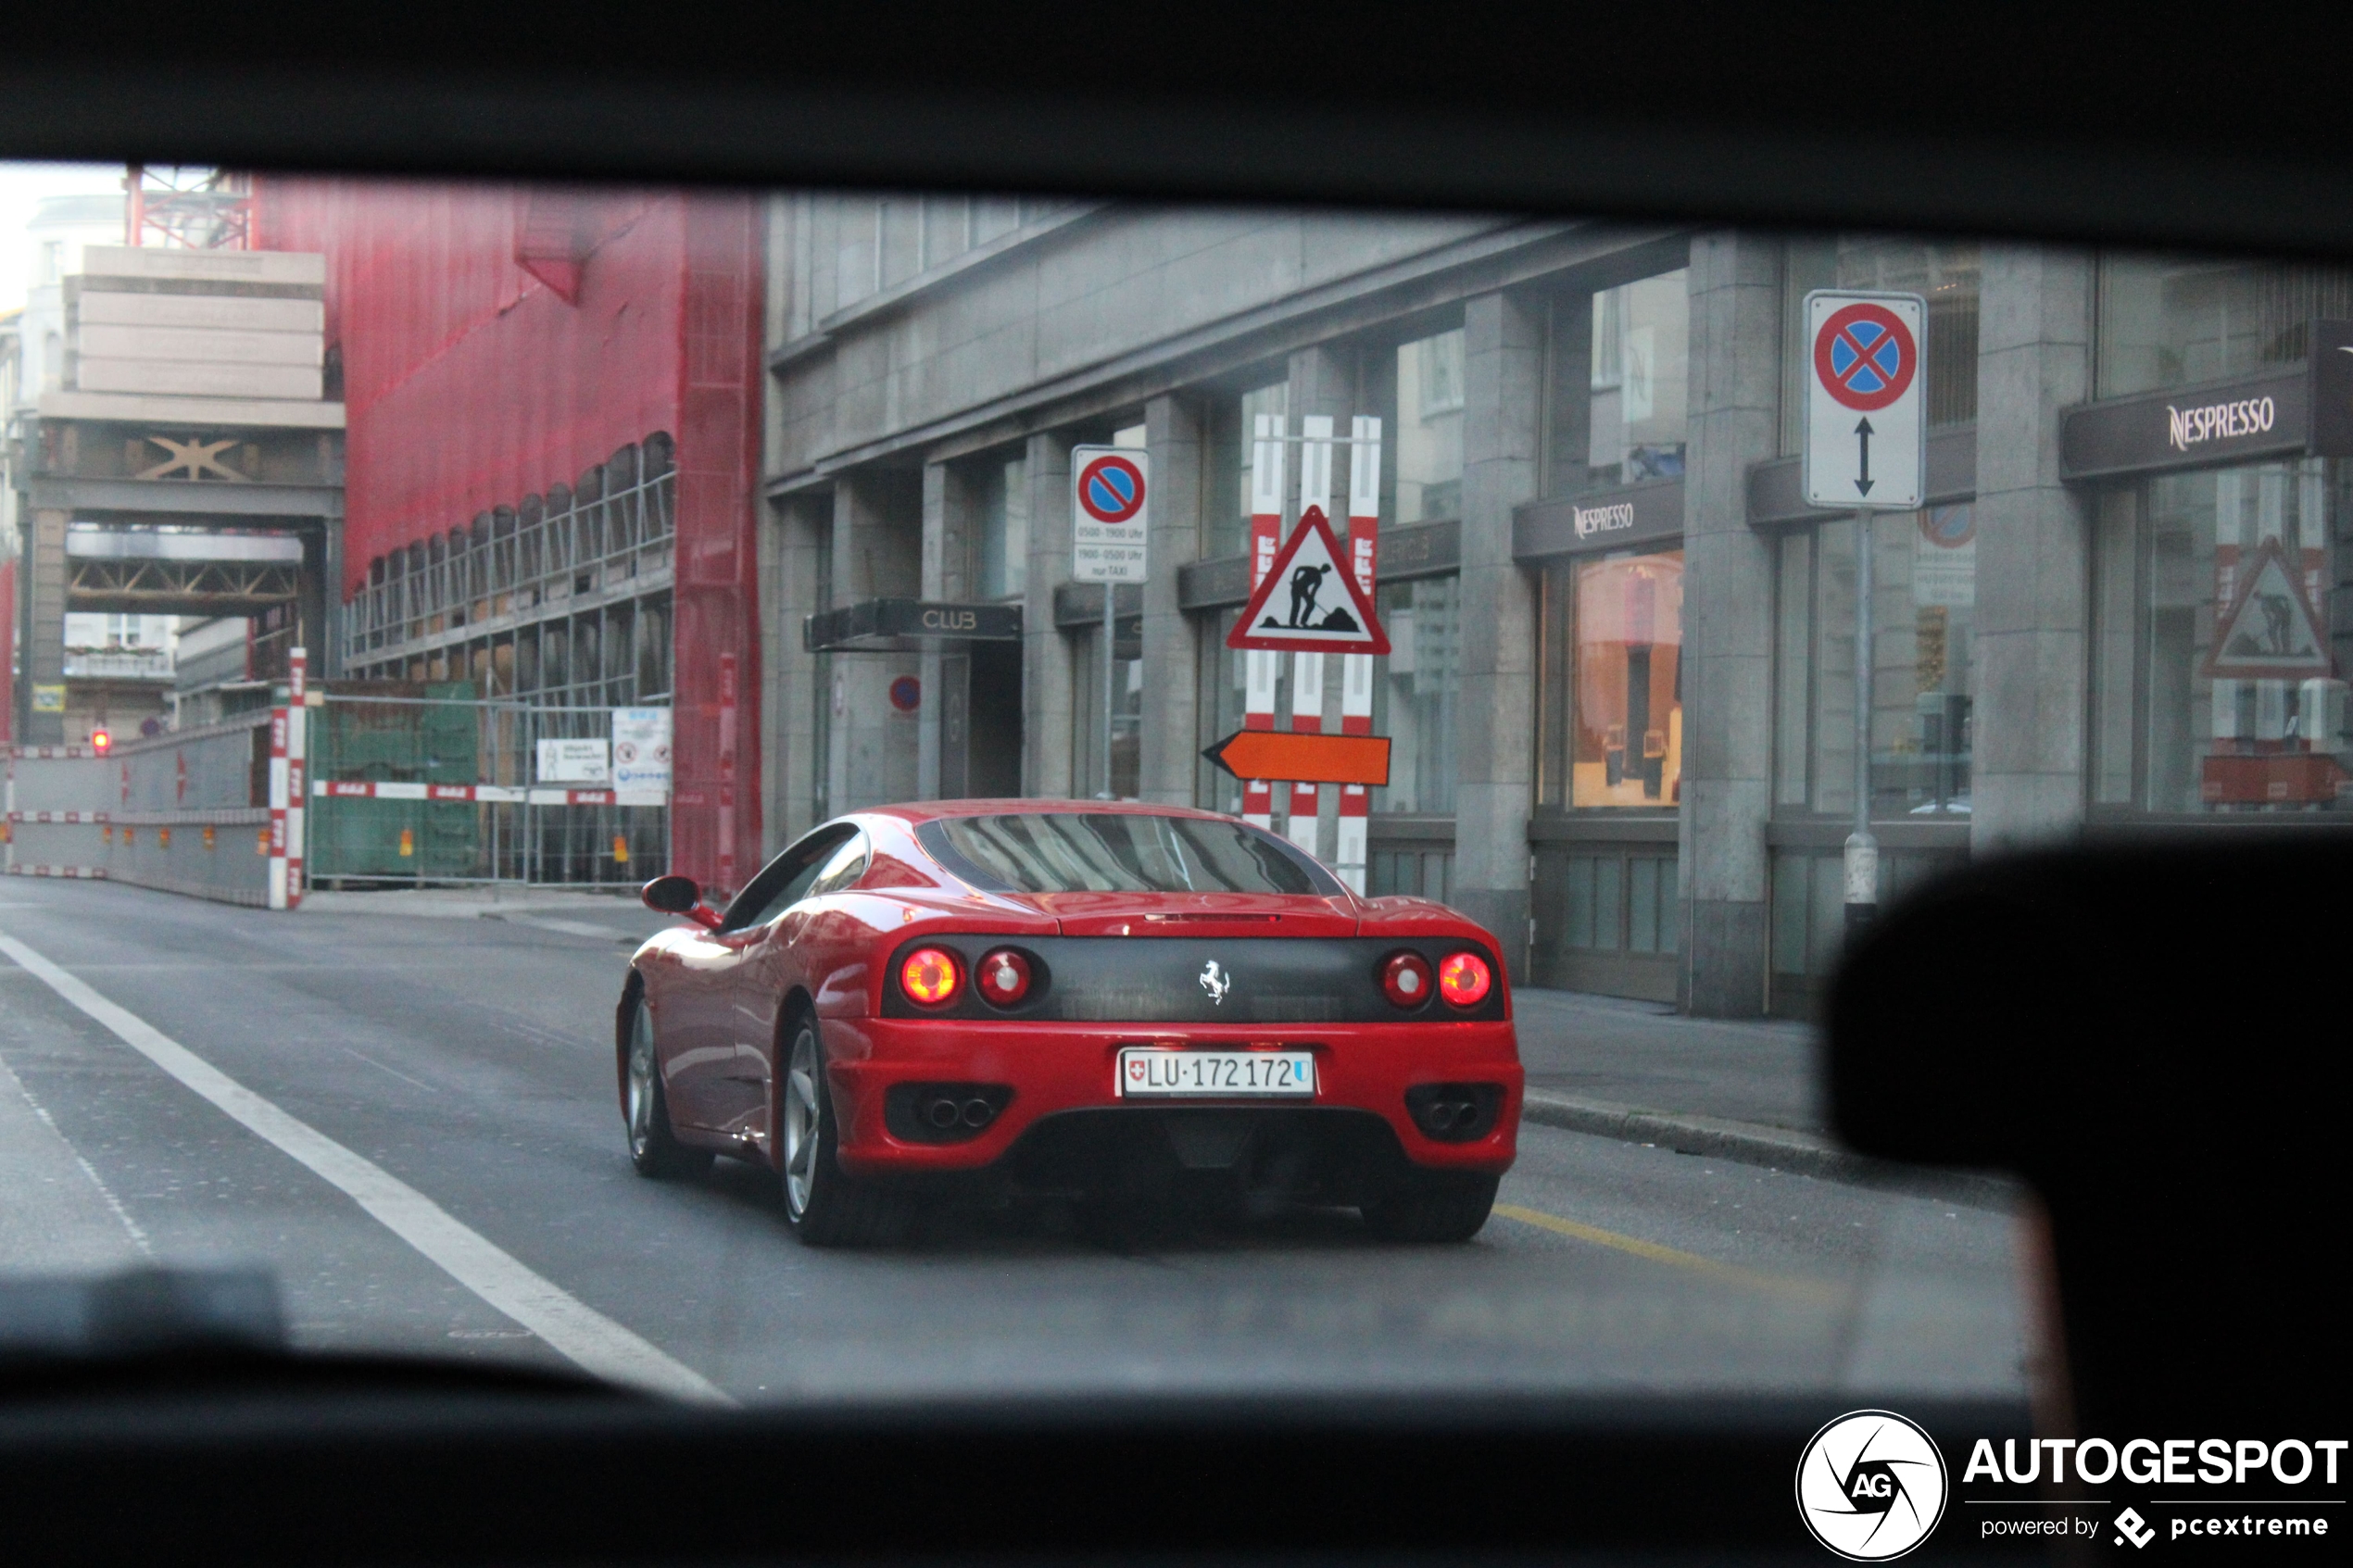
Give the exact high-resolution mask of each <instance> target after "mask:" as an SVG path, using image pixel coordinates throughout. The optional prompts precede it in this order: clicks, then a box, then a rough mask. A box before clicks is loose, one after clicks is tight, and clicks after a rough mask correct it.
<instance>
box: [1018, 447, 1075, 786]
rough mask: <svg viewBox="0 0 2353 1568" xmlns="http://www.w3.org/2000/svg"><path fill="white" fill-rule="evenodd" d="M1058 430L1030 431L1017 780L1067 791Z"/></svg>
mask: <svg viewBox="0 0 2353 1568" xmlns="http://www.w3.org/2000/svg"><path fill="white" fill-rule="evenodd" d="M1072 445H1075V443H1073V442H1072V440H1071V438H1070V437H1069V436H1068V435H1066V434H1063V433H1062V432H1060V431H1046V432H1042V433H1039V434H1037V435H1033V436H1031V437H1030V438H1029V457H1028V460H1027V462H1026V464H1025V465H1024V471H1025V472H1026V474H1027V476H1028V484H1029V587H1028V591H1027V592H1026V594H1025V595H1024V596H1023V599H1022V610H1021V788H1022V793H1023V794H1024V795H1028V796H1046V797H1068V796H1070V795H1071V794H1072V793H1073V790H1072V787H1071V777H1070V747H1071V731H1070V726H1071V693H1070V682H1071V657H1070V639H1069V638H1067V637H1065V636H1063V633H1062V632H1061V631H1060V630H1059V629H1058V628H1057V627H1056V626H1055V625H1054V590H1055V589H1056V588H1058V587H1060V586H1061V585H1062V584H1063V583H1067V582H1069V581H1070V449H1071V447H1072Z"/></svg>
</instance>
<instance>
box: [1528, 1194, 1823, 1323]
mask: <svg viewBox="0 0 2353 1568" xmlns="http://www.w3.org/2000/svg"><path fill="white" fill-rule="evenodd" d="M1494 1211H1495V1212H1496V1213H1498V1214H1500V1215H1502V1216H1503V1217H1504V1219H1506V1220H1517V1221H1518V1222H1519V1223H1521V1224H1523V1225H1534V1226H1535V1227H1536V1228H1537V1229H1538V1230H1542V1231H1550V1232H1552V1233H1553V1234H1554V1236H1567V1237H1568V1238H1569V1239H1570V1240H1572V1241H1589V1242H1592V1244H1593V1245H1594V1246H1596V1247H1608V1248H1615V1249H1617V1251H1620V1252H1630V1253H1632V1254H1633V1255H1634V1256H1635V1257H1637V1258H1647V1259H1649V1260H1650V1261H1652V1262H1654V1263H1670V1264H1672V1265H1674V1266H1675V1267H1677V1268H1679V1269H1690V1270H1692V1272H1694V1273H1704V1274H1709V1275H1712V1276H1714V1277H1715V1278H1717V1279H1720V1280H1725V1281H1727V1282H1729V1283H1731V1284H1735V1285H1745V1286H1751V1287H1752V1288H1755V1289H1758V1290H1769V1291H1772V1292H1774V1293H1775V1294H1776V1295H1782V1296H1798V1297H1805V1298H1810V1299H1814V1300H1824V1301H1827V1300H1831V1299H1833V1298H1836V1297H1837V1296H1838V1294H1839V1291H1838V1289H1837V1287H1836V1286H1831V1285H1828V1284H1825V1283H1822V1282H1820V1281H1817V1280H1806V1279H1793V1278H1792V1277H1791V1276H1789V1275H1787V1274H1774V1273H1765V1272H1764V1271H1763V1270H1761V1269H1744V1268H1742V1267H1741V1266H1740V1265H1739V1264H1737V1263H1719V1262H1718V1261H1716V1260H1715V1259H1713V1258H1703V1257H1701V1256H1700V1255H1699V1254H1698V1253H1696V1252H1685V1251H1683V1250H1682V1249H1681V1248H1675V1247H1661V1246H1660V1245H1659V1244H1658V1243H1657V1242H1655V1241H1644V1240H1643V1239H1642V1237H1641V1236H1627V1235H1624V1234H1622V1233H1620V1232H1617V1231H1605V1230H1604V1229H1602V1228H1601V1227H1600V1226H1599V1225H1588V1224H1582V1223H1579V1222H1578V1221H1575V1220H1564V1219H1562V1218H1561V1217H1560V1216H1559V1215H1558V1214H1547V1213H1545V1212H1544V1211H1543V1210H1541V1209H1523V1208H1521V1207H1520V1206H1519V1205H1518V1204H1516V1203H1498V1204H1497V1205H1495V1209H1494Z"/></svg>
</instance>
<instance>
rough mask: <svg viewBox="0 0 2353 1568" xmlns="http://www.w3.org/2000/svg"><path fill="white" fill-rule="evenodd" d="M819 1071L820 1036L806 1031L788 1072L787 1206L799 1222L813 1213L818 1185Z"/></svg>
mask: <svg viewBox="0 0 2353 1568" xmlns="http://www.w3.org/2000/svg"><path fill="white" fill-rule="evenodd" d="M817 1072H818V1068H817V1036H816V1035H815V1033H814V1032H813V1031H812V1030H809V1029H807V1028H804V1029H802V1030H801V1032H800V1034H799V1036H798V1037H796V1038H795V1039H794V1041H793V1046H792V1063H791V1065H790V1066H789V1067H788V1068H786V1073H785V1095H784V1100H785V1105H784V1111H785V1116H784V1122H785V1127H784V1134H785V1149H784V1154H785V1206H786V1209H788V1210H791V1212H792V1216H793V1218H794V1219H796V1220H798V1219H799V1218H800V1216H801V1215H803V1214H805V1213H807V1212H808V1211H809V1198H810V1193H811V1190H812V1188H813V1187H814V1186H815V1185H816V1175H817V1143H818V1134H819V1130H820V1126H821V1123H820V1120H819V1111H818V1105H817Z"/></svg>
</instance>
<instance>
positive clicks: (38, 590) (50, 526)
mask: <svg viewBox="0 0 2353 1568" xmlns="http://www.w3.org/2000/svg"><path fill="white" fill-rule="evenodd" d="M30 521H31V540H30V545H29V547H28V549H27V550H26V553H25V564H26V565H27V567H29V568H30V569H31V570H29V571H27V572H26V573H25V576H24V580H23V582H22V583H20V584H19V587H18V589H17V591H18V592H19V593H20V594H22V595H23V596H24V599H25V608H24V626H25V631H26V634H27V640H26V643H25V646H24V647H23V649H22V650H21V651H20V652H19V654H18V659H19V669H20V670H21V671H22V674H21V675H20V676H19V679H20V680H21V681H22V682H23V683H24V685H25V696H24V714H25V726H24V731H23V740H22V743H21V744H23V745H27V746H56V745H57V744H58V743H59V742H61V741H63V740H64V739H65V738H66V717H65V715H64V714H62V713H36V712H34V711H33V707H32V704H33V696H34V689H35V688H36V687H40V686H61V685H63V684H65V679H66V525H67V524H68V523H69V522H70V521H73V514H72V513H71V512H69V511H66V510H64V509H63V508H43V509H42V510H39V511H36V512H34V513H33V514H32V515H31V520H30Z"/></svg>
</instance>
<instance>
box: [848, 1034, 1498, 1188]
mask: <svg viewBox="0 0 2353 1568" xmlns="http://www.w3.org/2000/svg"><path fill="white" fill-rule="evenodd" d="M823 1028H824V1042H825V1054H826V1060H827V1065H828V1075H829V1079H830V1082H831V1085H832V1088H833V1093H834V1109H835V1117H836V1121H837V1125H838V1127H839V1130H840V1135H841V1145H840V1159H841V1162H842V1165H843V1168H844V1169H846V1170H848V1171H849V1172H850V1173H852V1174H855V1175H861V1176H880V1175H886V1174H892V1173H906V1174H914V1173H925V1172H941V1173H946V1172H955V1171H976V1170H981V1169H985V1168H988V1167H992V1166H997V1165H999V1163H1000V1161H1003V1162H1004V1163H1005V1168H1006V1170H1007V1171H1008V1173H1010V1174H1013V1175H1014V1176H1015V1177H1016V1178H1026V1180H1028V1182H1029V1183H1030V1185H1063V1184H1062V1183H1061V1182H1060V1181H1059V1180H1053V1179H1048V1180H1042V1181H1041V1180H1039V1179H1038V1173H1040V1172H1042V1171H1045V1170H1047V1169H1050V1168H1059V1166H1060V1165H1061V1164H1062V1163H1063V1162H1065V1157H1067V1156H1069V1155H1070V1154H1071V1152H1072V1151H1074V1150H1082V1149H1094V1150H1097V1151H1101V1150H1104V1149H1107V1148H1110V1147H1111V1146H1112V1145H1114V1144H1116V1143H1117V1142H1119V1140H1120V1134H1121V1131H1122V1130H1123V1129H1132V1131H1133V1134H1134V1135H1135V1136H1136V1137H1137V1138H1139V1139H1140V1140H1141V1141H1142V1142H1143V1143H1144V1144H1146V1145H1149V1146H1151V1147H1153V1148H1161V1147H1165V1148H1167V1149H1168V1150H1169V1151H1170V1152H1171V1153H1172V1155H1173V1156H1174V1157H1175V1158H1176V1160H1177V1161H1178V1163H1180V1164H1183V1165H1188V1166H1190V1167H1192V1168H1204V1166H1214V1165H1215V1164H1216V1163H1217V1162H1218V1161H1219V1160H1220V1159H1221V1158H1222V1156H1221V1153H1220V1151H1221V1150H1227V1151H1229V1152H1230V1151H1231V1150H1232V1149H1233V1148H1234V1147H1235V1146H1236V1144H1237V1140H1239V1154H1238V1155H1237V1158H1239V1160H1242V1161H1243V1162H1244V1163H1246V1164H1247V1163H1249V1162H1251V1161H1252V1160H1254V1159H1256V1158H1258V1157H1262V1156H1264V1155H1265V1153H1266V1152H1267V1150H1268V1149H1270V1148H1289V1147H1294V1146H1298V1147H1306V1146H1310V1145H1312V1146H1313V1147H1315V1148H1334V1149H1340V1148H1344V1149H1349V1150H1358V1151H1359V1152H1361V1151H1362V1149H1364V1148H1372V1147H1374V1146H1378V1147H1381V1148H1385V1149H1387V1150H1388V1151H1389V1155H1390V1157H1391V1158H1393V1157H1400V1156H1402V1159H1403V1161H1404V1162H1406V1163H1408V1164H1410V1165H1414V1166H1421V1167H1425V1168H1428V1169H1431V1170H1448V1171H1460V1172H1466V1173H1501V1172H1503V1171H1504V1170H1506V1169H1508V1168H1509V1167H1510V1165H1511V1163H1512V1160H1513V1157H1514V1154H1515V1153H1516V1148H1517V1136H1518V1129H1519V1114H1520V1093H1521V1086H1522V1074H1521V1071H1520V1065H1519V1052H1518V1047H1517V1044H1516V1039H1515V1036H1514V1034H1513V1030H1512V1025H1511V1023H1510V1022H1508V1021H1496V1022H1451V1021H1446V1022H1428V1023H1378V1024H1364V1023H1353V1024H1313V1023H1300V1024H1282V1025H1267V1024H1252V1025H1247V1026H1243V1027H1238V1028H1218V1029H1202V1028H1182V1029H1171V1028H1169V1027H1168V1026H1166V1025H1160V1026H1156V1027H1155V1026H1146V1027H1140V1028H1139V1027H1126V1028H1123V1027H1120V1026H1118V1025H1116V1024H1101V1023H1084V1024H1080V1023H1015V1022H1006V1023H1001V1024H1000V1023H978V1024H976V1023H973V1022H964V1021H956V1022H949V1021H932V1020H921V1019H884V1018H859V1019H830V1020H826V1021H825V1022H824V1025H823ZM1253 1045H1256V1046H1261V1047H1264V1046H1272V1045H1279V1046H1281V1047H1283V1048H1285V1049H1293V1050H1296V1049H1307V1050H1312V1051H1313V1052H1314V1053H1315V1076H1316V1092H1315V1098H1313V1099H1312V1100H1308V1099H1305V1098H1296V1099H1273V1098H1226V1097H1219V1098H1202V1099H1193V1098H1187V1099H1183V1100H1168V1099H1159V1098H1153V1099H1142V1098H1123V1097H1122V1096H1121V1095H1120V1094H1119V1093H1118V1092H1117V1085H1116V1082H1115V1080H1116V1077H1117V1071H1116V1068H1117V1061H1118V1054H1119V1051H1120V1049H1121V1048H1122V1047H1128V1046H1158V1047H1176V1048H1187V1047H1190V1048H1197V1049H1199V1048H1213V1047H1214V1048H1222V1049H1241V1048H1248V1047H1252V1046H1253ZM928 1085H965V1086H969V1090H966V1089H959V1090H958V1091H957V1092H959V1093H966V1092H970V1093H971V1094H972V1095H973V1096H974V1097H975V1098H984V1097H982V1096H981V1095H980V1091H981V1090H984V1089H986V1090H988V1091H989V1092H988V1095H987V1096H986V1097H985V1098H990V1099H992V1100H994V1101H995V1102H996V1103H995V1104H994V1106H993V1107H992V1116H993V1119H992V1120H990V1121H989V1122H988V1125H987V1126H986V1127H985V1128H983V1129H981V1130H979V1131H977V1132H972V1133H966V1132H963V1131H961V1130H960V1131H959V1132H958V1133H957V1134H956V1135H954V1136H953V1141H937V1139H936V1138H934V1137H930V1136H925V1135H922V1133H923V1130H922V1129H920V1128H917V1127H914V1126H912V1125H911V1123H910V1122H909V1117H908V1106H909V1096H910V1094H911V1093H912V1092H916V1091H917V1090H918V1089H922V1090H923V1092H928V1089H927V1087H925V1086H928ZM1427 1085H1479V1086H1482V1087H1491V1090H1492V1091H1493V1097H1494V1103H1495V1109H1494V1110H1493V1112H1492V1115H1491V1122H1488V1123H1486V1124H1484V1125H1483V1126H1482V1128H1481V1130H1480V1131H1479V1133H1478V1135H1476V1136H1472V1137H1469V1138H1466V1139H1461V1140H1459V1141H1458V1140H1454V1139H1441V1138H1437V1137H1432V1136H1430V1135H1428V1134H1426V1133H1425V1132H1424V1131H1423V1129H1422V1127H1421V1126H1420V1125H1418V1124H1417V1123H1416V1120H1415V1116H1414V1113H1413V1110H1411V1109H1409V1106H1408V1102H1407V1095H1408V1092H1409V1091H1411V1090H1415V1089H1416V1088H1423V1087H1425V1086H1427ZM894 1089H897V1090H899V1091H900V1093H899V1095H898V1097H897V1098H896V1101H895V1102H894V1098H893V1095H892V1091H893V1090H894ZM999 1091H1010V1092H1009V1093H1005V1092H999ZM1352 1128H1353V1131H1351V1130H1347V1129H1352ZM1384 1130H1385V1132H1386V1134H1387V1136H1386V1137H1383V1136H1381V1134H1382V1133H1383V1131H1384ZM1367 1140H1369V1141H1367ZM1009 1155H1012V1156H1014V1158H1013V1159H1011V1160H1008V1158H1007V1157H1008V1156H1009ZM1356 1157H1357V1156H1356V1154H1353V1153H1352V1154H1349V1155H1348V1156H1347V1159H1348V1160H1354V1159H1355V1158H1356ZM1365 1158H1370V1156H1369V1155H1366V1156H1365Z"/></svg>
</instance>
